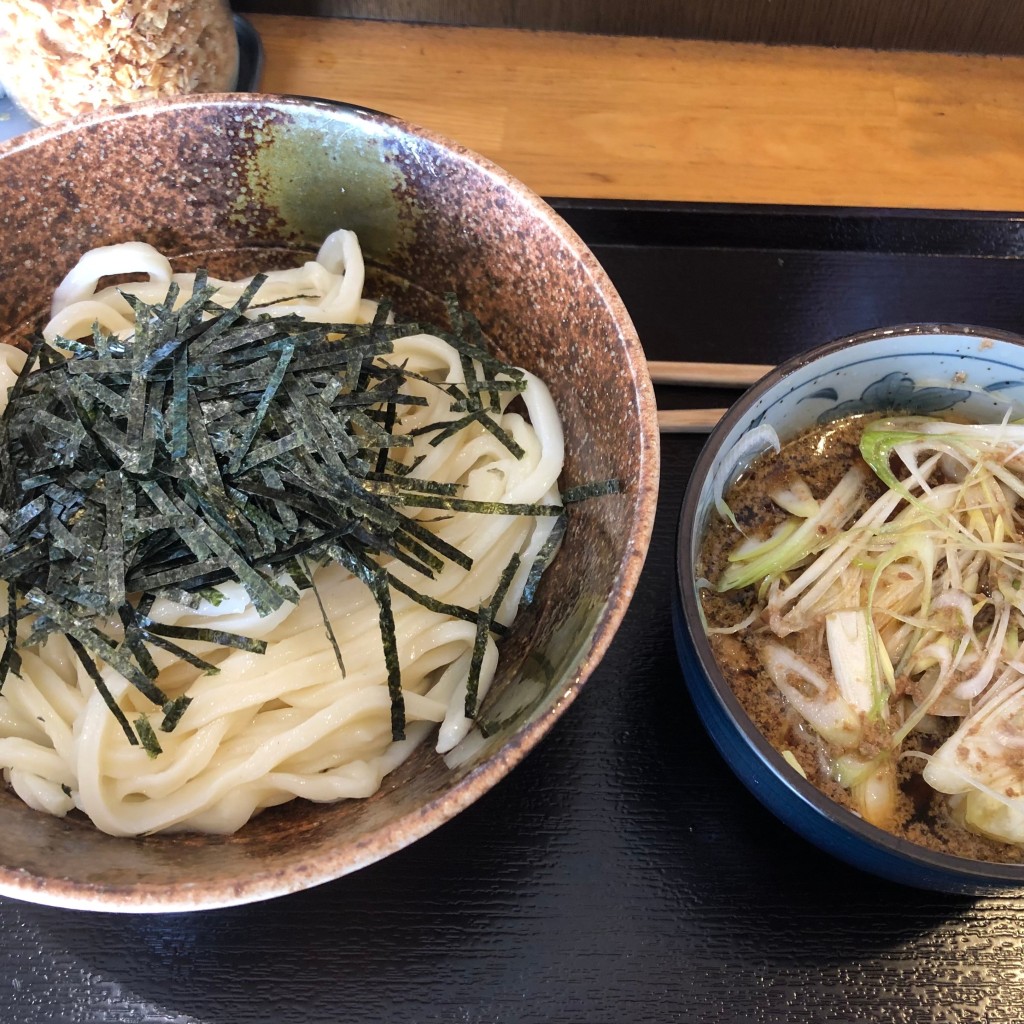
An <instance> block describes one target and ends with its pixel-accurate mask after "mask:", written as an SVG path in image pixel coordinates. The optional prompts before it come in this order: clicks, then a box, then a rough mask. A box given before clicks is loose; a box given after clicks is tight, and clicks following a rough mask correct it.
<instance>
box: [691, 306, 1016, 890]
mask: <svg viewBox="0 0 1024 1024" xmlns="http://www.w3.org/2000/svg"><path fill="white" fill-rule="evenodd" d="M1022 418H1024V342H1022V340H1021V339H1020V338H1018V337H1015V336H1012V335H1009V334H1005V333H1001V332H999V331H995V330H988V329H983V328H978V327H972V326H955V325H954V326H949V325H937V324H923V325H922V324H913V325H906V326H899V327H893V328H885V329H879V330H875V331H870V332H867V333H864V334H859V335H857V336H855V337H850V338H845V339H842V340H839V341H835V342H832V343H829V344H826V345H824V346H822V347H818V348H815V349H813V350H812V351H809V352H808V353H806V354H804V355H800V356H797V357H795V358H794V359H792V360H790V361H788V362H786V363H785V364H783V365H781V366H779V367H777V368H776V369H775V370H773V371H772V372H770V373H769V374H768V375H767V376H765V377H764V378H763V379H762V380H760V381H759V382H758V383H757V384H755V385H754V386H753V387H752V388H751V389H750V390H749V391H748V392H747V393H745V394H744V395H743V396H742V397H741V398H740V400H739V401H738V402H737V403H736V404H735V405H734V406H733V407H732V408H731V409H730V410H729V411H728V413H727V415H726V416H725V417H724V419H723V420H722V421H721V422H720V423H719V424H718V426H717V427H716V429H715V430H714V432H713V433H712V434H711V436H710V437H709V439H708V441H707V444H706V446H705V448H704V450H703V452H702V453H701V455H700V458H699V460H698V462H697V464H696V467H695V469H694V473H693V476H692V478H691V480H690V481H689V484H688V489H687V493H686V497H685V499H684V504H683V508H682V513H681V517H680V525H679V534H678V548H677V559H678V570H679V575H678V592H677V594H676V608H675V618H674V623H675V631H676V641H677V648H678V651H679V655H680V659H681V662H682V665H683V669H684V674H685V677H686V682H687V684H688V687H689V690H690V693H691V695H692V697H693V700H694V703H695V706H696V709H697V712H698V714H699V716H700V718H701V719H702V721H703V723H704V724H705V726H706V728H707V729H708V732H709V734H710V735H711V737H712V738H713V740H714V742H715V744H716V745H717V747H718V749H719V751H720V752H721V753H722V755H723V757H724V759H725V760H726V762H727V763H728V764H729V765H730V767H731V768H732V769H733V770H734V771H735V773H736V774H737V775H738V776H739V778H740V779H741V780H742V781H743V782H744V783H746V785H747V786H748V787H749V789H750V790H751V791H752V792H753V793H754V794H755V795H756V796H757V797H758V798H759V799H760V800H761V801H762V803H763V804H764V805H765V806H766V807H768V808H769V809H770V810H771V811H772V812H774V813H775V814H776V815H777V816H778V817H779V818H780V819H781V820H782V821H783V822H784V823H786V824H787V825H788V826H790V827H791V828H792V829H794V830H795V831H796V832H798V833H800V834H801V835H802V836H804V837H805V838H806V839H808V840H810V841H811V842H812V843H814V844H816V845H818V846H819V847H820V848H821V849H823V850H825V851H826V852H828V853H830V854H832V855H833V856H834V857H836V858H838V859H839V860H842V861H845V862H847V863H848V864H852V865H854V866H856V867H858V868H861V869H863V870H865V871H868V872H871V873H874V874H876V875H879V876H881V877H883V878H886V879H889V880H891V881H895V882H898V883H902V884H906V885H910V886H917V887H921V888H925V889H931V890H935V891H944V892H954V893H975V894H982V893H999V892H1006V891H1008V890H1011V889H1016V888H1019V887H1020V886H1022V885H1024V757H1022V752H1024V648H1022V647H1021V639H1022V638H1024V532H1022V523H1024V500H1022V499H1024V426H1022V425H1021V420H1022Z"/></svg>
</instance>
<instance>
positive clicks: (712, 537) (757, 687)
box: [697, 416, 1024, 863]
mask: <svg viewBox="0 0 1024 1024" xmlns="http://www.w3.org/2000/svg"><path fill="white" fill-rule="evenodd" d="M873 418H874V417H865V416H857V417H850V418H848V419H845V420H840V421H837V422H836V423H830V424H827V425H825V426H820V427H815V428H813V429H811V430H809V431H807V432H806V433H804V434H801V435H799V436H797V437H796V438H794V439H793V440H792V441H790V442H788V443H786V444H784V445H783V446H782V450H781V451H780V452H778V453H777V454H776V453H769V454H768V455H767V456H764V457H762V458H760V459H758V460H757V461H756V462H755V463H754V465H753V466H752V467H751V468H750V469H749V470H748V471H747V472H746V473H745V474H744V475H743V476H742V477H741V478H740V479H739V480H737V481H736V483H735V484H734V485H733V486H732V487H731V488H730V490H729V492H728V493H727V495H726V500H727V502H728V504H729V507H730V508H731V509H732V511H733V513H734V514H735V516H736V519H737V522H739V524H740V525H741V527H742V528H743V530H744V532H745V533H747V534H750V535H754V536H758V537H761V538H766V537H767V536H768V535H769V534H770V533H771V532H772V530H773V529H774V528H775V527H776V526H777V525H778V524H779V522H781V521H782V519H783V518H785V513H783V512H782V511H781V510H780V509H779V508H778V507H777V506H776V505H775V504H774V502H772V500H771V499H770V498H769V497H768V496H767V495H768V492H769V490H771V487H772V482H773V480H775V479H777V478H778V477H779V476H782V477H785V476H786V475H788V474H789V473H790V472H793V471H795V472H797V473H799V474H800V476H802V477H803V478H804V480H806V482H807V484H808V486H809V487H810V488H811V491H812V492H813V494H814V496H815V497H816V498H817V499H819V500H821V499H823V498H824V497H825V496H826V495H827V494H828V493H829V492H830V491H831V490H832V489H833V488H834V487H835V486H836V484H838V483H839V480H840V479H841V478H842V476H843V475H844V474H845V473H846V471H847V470H848V469H849V468H850V466H851V465H852V464H854V463H855V462H856V463H860V464H861V465H863V460H862V459H861V456H860V452H859V449H858V444H859V441H860V436H861V433H862V432H863V430H864V427H865V425H866V424H867V423H868V422H870V420H871V419H873ZM865 468H866V467H865ZM867 472H868V476H869V478H870V481H873V485H872V484H871V483H869V485H868V486H869V491H868V494H867V495H866V498H865V500H864V504H863V507H864V508H866V507H867V505H868V504H869V503H870V502H871V501H873V500H874V499H875V498H876V497H878V495H880V494H881V492H882V491H883V490H884V486H883V485H882V484H881V482H880V481H877V480H876V478H875V477H874V474H872V473H871V472H870V470H867ZM872 486H874V487H875V488H876V489H874V490H870V488H871V487H872ZM740 539H741V538H740V535H739V534H738V533H737V531H736V529H735V527H733V526H732V524H731V523H729V522H727V521H726V520H724V519H722V518H720V517H719V516H717V515H714V516H713V517H712V521H711V523H710V525H709V528H708V531H707V533H706V534H705V536H704V538H703V540H702V542H701V549H700V555H699V558H698V562H697V576H698V578H701V577H703V578H704V579H708V580H710V581H711V582H712V583H714V582H715V581H716V580H717V579H718V578H719V577H720V576H721V574H722V572H723V571H724V569H725V567H726V565H727V559H728V556H729V553H730V551H732V549H733V548H734V547H735V546H736V544H737V543H738V542H739V541H740ZM701 601H702V604H703V608H704V614H705V616H706V618H707V622H708V624H709V625H710V626H720V627H721V626H730V625H732V624H735V623H737V622H739V621H741V620H743V619H744V618H746V617H747V615H749V614H750V612H751V611H753V610H754V608H755V607H756V594H755V591H754V588H752V587H748V588H746V589H744V590H738V591H733V592H731V593H726V594H718V593H716V592H715V591H713V590H710V589H705V590H703V591H702V592H701ZM709 640H710V642H711V646H712V649H713V650H714V652H715V658H716V659H717V661H718V664H719V666H720V667H721V669H722V671H723V673H724V674H725V676H726V678H727V679H728V680H729V683H730V685H731V687H732V690H733V693H734V694H735V695H736V697H737V699H738V700H739V702H740V704H741V705H742V706H743V708H744V710H745V711H746V712H747V714H748V715H749V716H750V717H751V719H752V720H753V722H754V724H755V725H756V726H757V727H758V729H759V730H760V731H761V733H762V734H763V735H764V736H765V738H766V739H767V740H768V741H769V742H770V743H771V744H772V746H773V747H775V748H776V750H779V751H786V750H788V751H792V753H793V755H794V756H795V757H796V758H797V760H798V761H799V763H800V766H801V767H802V768H803V770H804V772H805V773H806V775H807V778H808V779H809V780H810V781H811V782H813V783H814V785H815V786H817V788H818V789H820V790H821V791H822V792H823V793H824V794H825V795H826V796H828V797H830V798H831V799H833V800H835V801H836V802H837V803H840V804H842V805H843V806H845V807H848V808H850V807H851V803H850V799H849V794H848V793H847V791H846V790H845V789H843V787H842V786H840V785H838V783H836V782H834V781H833V780H832V779H831V778H830V777H829V764H828V756H827V752H826V749H825V746H824V744H823V741H821V740H820V739H819V738H818V737H817V735H816V734H815V733H814V731H813V730H812V729H811V728H810V726H808V725H806V724H805V723H804V721H803V719H802V718H801V716H800V715H799V714H798V713H797V712H796V711H794V710H793V709H792V708H791V707H790V706H789V704H788V702H787V701H786V699H785V697H783V695H782V694H781V693H780V692H779V690H778V689H777V688H776V686H775V684H774V683H773V682H772V680H771V678H770V677H769V675H768V673H767V672H766V671H765V670H764V669H763V668H762V666H761V662H760V659H759V657H758V655H757V629H756V627H753V626H752V627H750V628H748V629H746V630H742V631H740V632H738V633H732V634H719V633H714V634H711V635H710V636H709ZM945 721H946V722H947V724H948V726H949V730H948V732H949V733H951V732H952V731H953V728H955V722H956V720H955V719H949V720H945ZM946 735H948V733H945V734H943V735H942V736H936V737H925V736H922V735H920V734H918V733H912V734H911V735H910V736H909V737H908V738H907V740H905V741H904V744H903V749H904V750H912V749H918V750H924V751H926V752H931V751H932V750H934V749H936V748H937V747H938V745H939V744H940V743H941V741H942V740H943V739H945V737H946ZM898 766H899V767H898V771H899V795H898V803H897V812H896V820H895V825H894V827H893V828H892V830H891V831H892V832H893V833H894V834H896V835H898V836H900V837H901V838H904V839H907V840H909V841H911V842H914V843H917V844H918V845H921V846H925V847H928V848H929V849H933V850H939V851H941V852H944V853H951V854H954V855H956V856H960V857H968V858H971V859H974V860H986V861H995V862H1010V863H1022V862H1024V849H1021V848H1020V847H1017V846H1014V845H1011V844H1006V843H999V842H996V841H994V840H990V839H987V838H985V837H983V836H979V835H975V834H974V833H972V832H968V831H967V830H966V829H965V828H963V827H962V826H961V825H959V824H958V823H957V822H956V821H954V820H953V819H952V818H951V816H950V814H949V812H948V808H947V804H946V799H947V798H946V797H944V796H943V795H942V794H938V793H935V792H934V791H933V790H932V789H931V788H930V787H929V786H928V785H927V784H926V783H925V782H924V780H923V779H922V778H921V776H920V770H921V767H922V766H923V762H921V760H920V759H919V758H902V759H901V760H900V761H899V762H898Z"/></svg>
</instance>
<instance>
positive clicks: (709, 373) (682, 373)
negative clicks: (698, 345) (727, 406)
mask: <svg viewBox="0 0 1024 1024" xmlns="http://www.w3.org/2000/svg"><path fill="white" fill-rule="evenodd" d="M647 368H648V370H649V371H650V374H651V380H652V381H653V382H654V383H655V384H689V385H690V386H691V387H708V388H715V387H718V388H746V387H749V386H750V385H751V384H753V383H754V381H757V380H760V379H761V378H762V377H763V376H764V375H765V374H766V373H768V371H769V370H773V369H774V367H773V366H770V365H768V364H767V363H677V362H667V361H660V360H657V359H649V360H648V361H647ZM724 415H725V410H724V409H660V410H659V411H658V429H659V430H660V431H661V433H663V434H706V433H707V432H708V431H710V430H713V429H714V427H715V424H716V423H718V421H719V420H720V419H721V418H722V417H723V416H724Z"/></svg>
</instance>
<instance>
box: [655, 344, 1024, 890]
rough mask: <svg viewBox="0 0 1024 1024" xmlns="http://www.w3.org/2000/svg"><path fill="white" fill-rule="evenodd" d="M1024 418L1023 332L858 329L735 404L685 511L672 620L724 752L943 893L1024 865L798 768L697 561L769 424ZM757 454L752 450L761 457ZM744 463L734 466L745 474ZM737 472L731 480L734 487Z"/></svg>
mask: <svg viewBox="0 0 1024 1024" xmlns="http://www.w3.org/2000/svg"><path fill="white" fill-rule="evenodd" d="M887 411H893V412H900V413H916V414H921V415H939V416H944V415H956V416H958V417H963V416H966V417H968V418H970V419H972V420H975V421H978V422H993V421H999V420H1001V419H1002V418H1003V417H1004V416H1006V415H1007V412H1008V411H1009V416H1010V418H1011V419H1016V418H1022V417H1024V338H1021V337H1018V336H1016V335H1012V334H1008V333H1005V332H1001V331H995V330H988V329H984V328H978V327H964V326H950V325H939V324H925V325H922V324H914V325H908V326H901V327H892V328H886V329H883V330H876V331H870V332H866V333H863V334H857V335H854V336H852V337H849V338H844V339H842V340H840V341H835V342H831V343H829V344H826V345H823V346H821V347H819V348H816V349H813V350H812V351H810V352H807V353H805V354H803V355H800V356H797V357H795V358H793V359H791V360H789V361H788V362H786V363H784V364H782V365H780V366H779V367H777V368H776V369H775V370H773V371H771V372H770V373H768V374H767V375H766V376H765V377H763V378H762V379H761V380H760V381H758V383H756V384H755V385H754V386H753V387H752V388H751V389H750V390H749V391H747V392H746V393H745V394H744V395H743V396H742V397H741V398H740V399H739V400H738V401H737V402H736V403H735V404H734V405H733V406H732V407H731V408H730V409H729V410H728V412H727V413H726V415H725V416H724V417H723V418H722V420H721V422H720V423H719V424H718V426H717V427H716V428H715V430H714V431H713V432H712V433H711V435H710V436H709V437H708V440H707V443H706V444H705V445H704V449H703V451H702V452H701V454H700V457H699V458H698V460H697V463H696V466H695V467H694V470H693V473H692V475H691V477H690V481H689V484H688V486H687V491H686V496H685V498H684V500H683V507H682V513H681V516H680V521H679V533H678V542H677V544H678V546H677V553H676V558H677V568H678V591H677V594H676V595H675V598H676V600H675V609H674V626H675V634H676V646H677V648H678V652H679V658H680V661H681V663H682V666H683V672H684V675H685V678H686V683H687V686H688V688H689V691H690V694H691V696H692V698H693V701H694V704H695V706H696V709H697V712H698V714H699V715H700V718H701V719H702V721H703V723H704V725H705V727H706V728H707V730H708V733H709V734H710V736H711V738H712V740H713V741H714V743H715V745H716V746H717V748H718V750H719V752H720V753H721V754H722V756H723V757H724V758H725V760H726V762H727V763H728V764H729V766H730V767H731V768H732V770H733V771H734V772H735V773H736V774H737V776H739V778H740V779H741V780H742V781H743V782H744V783H745V784H746V786H747V787H748V788H749V789H750V790H751V792H752V793H753V794H754V795H755V796H756V797H757V798H758V799H759V800H760V801H761V802H762V803H763V804H764V805H765V806H766V807H767V808H768V809H769V810H770V811H772V813H774V814H775V815H776V816H777V817H778V818H780V819H781V820H782V821H783V822H784V823H785V824H786V825H788V826H789V827H790V828H792V829H793V830H794V831H795V832H797V833H799V834H800V835H802V836H803V837H804V838H805V839H807V840H809V841H810V842H812V843H814V844H816V845H817V846H819V847H820V848H821V849H823V850H825V851H826V852H827V853H829V854H832V855H833V856H835V857H837V858H839V859H840V860H843V861H845V862H846V863H848V864H852V865H853V866H855V867H858V868H861V869H863V870H865V871H868V872H871V873H873V874H876V875H878V876H880V877H882V878H886V879H889V880H890V881H895V882H899V883H903V884H906V885H911V886H916V887H918V888H923V889H931V890H935V891H939V892H951V893H970V894H977V895H983V894H1005V893H1007V892H1009V891H1012V890H1016V889H1020V890H1024V864H993V863H988V862H982V861H976V860H969V859H966V858H962V857H955V856H952V855H950V854H944V853H938V852H935V851H932V850H928V849H925V848H924V847H921V846H917V845H916V844H914V843H910V842H908V841H906V840H904V839H900V838H898V837H896V836H894V835H891V834H890V833H888V832H885V831H883V830H881V829H879V828H876V827H875V826H874V825H870V824H868V823H867V822H865V821H864V820H863V819H861V818H860V817H859V816H858V815H856V814H854V813H853V812H852V811H849V810H847V809H846V808H844V807H841V806H840V805H838V804H836V803H835V802H834V801H832V800H830V799H829V798H828V797H826V796H825V795H824V794H823V793H821V792H820V791H819V790H818V789H817V788H816V787H815V786H813V785H812V784H811V783H810V782H808V781H807V780H806V779H804V778H803V777H802V776H801V775H800V774H799V773H798V772H797V771H795V770H794V769H793V768H792V767H791V766H790V765H789V764H787V763H786V761H785V760H784V759H783V758H782V755H781V754H779V753H778V751H776V750H775V749H774V748H773V747H772V746H771V744H770V743H769V742H768V741H767V740H766V739H765V738H764V737H763V736H762V735H761V733H760V731H759V730H758V728H757V727H756V726H755V725H754V723H753V721H752V720H751V719H750V718H749V717H748V715H747V713H746V712H745V711H744V710H743V708H742V706H741V705H740V703H739V701H738V700H737V699H736V697H735V695H734V694H733V692H732V689H731V687H730V685H729V682H728V680H727V679H726V678H725V676H724V674H723V673H722V671H721V669H720V668H719V667H718V664H717V662H716V660H715V656H714V654H713V652H712V649H711V645H710V643H709V642H708V638H707V635H706V634H705V632H704V630H703V628H702V626H701V618H700V614H699V610H698V609H699V604H698V594H697V587H696V575H695V571H694V567H695V565H696V564H697V556H698V552H699V550H700V544H701V539H702V538H703V536H704V533H705V531H706V529H707V527H708V525H709V524H710V522H711V521H712V518H711V517H713V516H715V515H717V513H716V511H715V488H714V481H715V478H716V473H720V472H721V467H723V466H724V465H725V464H727V462H728V461H729V460H728V456H729V453H730V452H731V451H732V449H733V448H734V447H735V446H736V445H737V444H741V443H742V442H743V439H744V437H745V435H748V434H749V433H750V432H751V431H753V430H755V429H756V428H758V427H759V426H761V425H762V424H767V425H769V426H771V427H772V428H773V429H774V430H775V432H776V433H777V434H778V436H779V438H780V439H781V440H782V441H783V442H785V441H787V440H789V439H791V438H793V437H795V436H796V435H797V434H799V433H801V432H802V431H804V430H807V429H809V428H810V427H812V426H814V425H815V424H818V423H823V422H828V421H831V420H834V419H836V418H838V417H840V416H848V415H854V414H857V413H864V412H887ZM752 457H753V456H752ZM742 468H743V467H742V466H740V467H737V468H736V470H735V471H734V472H735V473H739V472H740V471H741V470H742ZM729 483H731V480H726V481H725V482H724V484H725V486H724V490H728V486H729Z"/></svg>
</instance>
